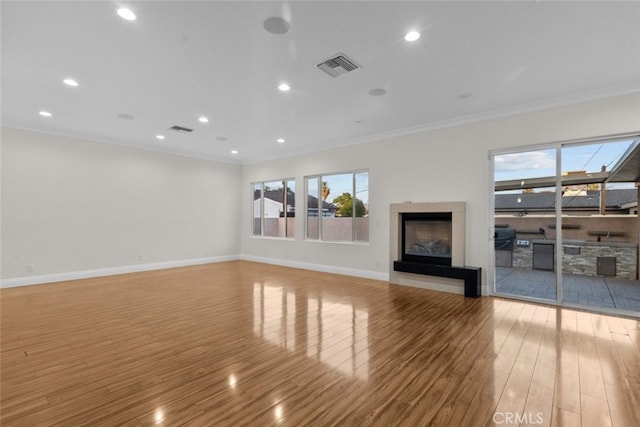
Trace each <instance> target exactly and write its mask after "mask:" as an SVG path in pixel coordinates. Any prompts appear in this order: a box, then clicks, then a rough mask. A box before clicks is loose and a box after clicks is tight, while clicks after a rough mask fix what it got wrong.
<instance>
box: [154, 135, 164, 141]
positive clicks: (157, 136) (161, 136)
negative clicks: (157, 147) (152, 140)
mask: <svg viewBox="0 0 640 427" xmlns="http://www.w3.org/2000/svg"><path fill="white" fill-rule="evenodd" d="M156 139H160V140H163V139H164V135H156Z"/></svg>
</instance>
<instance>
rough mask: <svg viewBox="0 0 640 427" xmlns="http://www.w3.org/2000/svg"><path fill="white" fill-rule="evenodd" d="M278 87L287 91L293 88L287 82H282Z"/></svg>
mask: <svg viewBox="0 0 640 427" xmlns="http://www.w3.org/2000/svg"><path fill="white" fill-rule="evenodd" d="M278 89H280V90H281V91H282V92H287V91H288V90H289V89H291V86H289V85H288V84H286V83H280V85H279V86H278Z"/></svg>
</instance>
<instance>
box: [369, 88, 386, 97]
mask: <svg viewBox="0 0 640 427" xmlns="http://www.w3.org/2000/svg"><path fill="white" fill-rule="evenodd" d="M386 93H387V91H386V90H384V89H382V88H376V89H371V90H370V91H369V95H371V96H382V95H385V94H386Z"/></svg>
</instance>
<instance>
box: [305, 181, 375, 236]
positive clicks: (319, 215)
mask: <svg viewBox="0 0 640 427" xmlns="http://www.w3.org/2000/svg"><path fill="white" fill-rule="evenodd" d="M363 173H366V174H367V194H368V193H369V190H370V188H369V182H370V179H369V178H370V171H369V169H352V170H348V171H342V172H330V173H323V174H314V175H306V176H305V177H304V216H305V220H304V240H306V241H310V242H325V243H341V244H365V245H366V244H369V242H370V232H371V224H370V222H369V223H368V224H367V228H368V233H367V240H356V238H357V232H356V230H357V226H356V218H360V217H358V216H357V209H356V205H357V200H358V198H357V197H356V194H357V191H356V183H357V175H358V174H363ZM347 174H350V175H351V189H350V194H351V197H352V200H353V206H352V214H351V219H352V223H351V240H328V239H324V238H323V222H324V220H325V218H328V216H325V215H324V213H321V212H322V203H323V201H322V182H323V181H324V178H326V177H331V176H335V175H347ZM312 180H317V193H318V197H317V198H318V208H317V215H316V216H314V217H313V218H317V220H318V236H317V237H309V218H310V216H309V196H310V195H311V194H310V193H309V182H310V181H312ZM312 196H313V197H315V195H312ZM369 205H370V203H369V197H368V196H367V210H366V215H365V216H364V217H366V218H369V208H368V206H369Z"/></svg>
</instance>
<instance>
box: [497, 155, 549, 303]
mask: <svg viewBox="0 0 640 427" xmlns="http://www.w3.org/2000/svg"><path fill="white" fill-rule="evenodd" d="M556 157H557V149H555V148H545V149H541V150H533V151H522V152H513V153H507V154H501V155H496V156H494V170H495V179H494V181H495V192H494V209H495V215H494V221H495V223H494V226H495V232H494V249H495V278H496V283H495V291H496V293H500V294H507V295H514V296H519V297H524V298H532V299H537V300H544V301H557V286H556V277H555V271H556V266H557V262H556V245H557V242H556V233H555V226H556V212H555V205H556V198H557V197H556V196H557V194H556V182H555V175H556V169H557V164H558V162H557V159H556Z"/></svg>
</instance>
